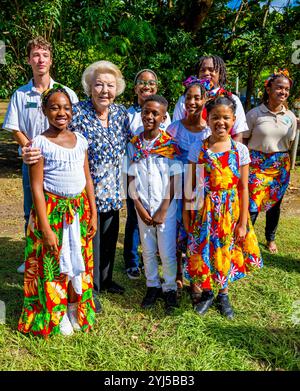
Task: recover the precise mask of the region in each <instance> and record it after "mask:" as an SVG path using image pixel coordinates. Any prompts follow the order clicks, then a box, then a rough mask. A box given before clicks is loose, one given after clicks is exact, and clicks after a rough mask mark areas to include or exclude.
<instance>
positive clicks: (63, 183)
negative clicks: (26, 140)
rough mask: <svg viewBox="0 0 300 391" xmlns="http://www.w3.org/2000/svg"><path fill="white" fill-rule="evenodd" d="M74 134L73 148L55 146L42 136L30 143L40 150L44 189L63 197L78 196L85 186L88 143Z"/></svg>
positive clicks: (78, 134) (79, 135)
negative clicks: (85, 161)
mask: <svg viewBox="0 0 300 391" xmlns="http://www.w3.org/2000/svg"><path fill="white" fill-rule="evenodd" d="M74 134H75V135H76V138H77V142H76V145H75V147H74V148H65V147H62V146H60V145H57V144H55V143H53V142H52V141H50V140H49V139H48V138H46V137H45V136H43V135H39V136H37V137H35V138H34V139H33V143H32V146H33V147H34V148H40V149H41V154H42V156H43V158H44V189H45V190H46V191H49V192H50V193H53V194H57V195H60V196H64V197H73V196H75V195H77V194H80V193H81V192H82V191H83V190H84V188H85V185H86V178H85V173H84V159H85V154H86V150H87V148H88V143H87V141H86V139H85V137H84V136H83V135H81V134H80V133H77V132H74Z"/></svg>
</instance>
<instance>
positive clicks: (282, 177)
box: [243, 70, 297, 253]
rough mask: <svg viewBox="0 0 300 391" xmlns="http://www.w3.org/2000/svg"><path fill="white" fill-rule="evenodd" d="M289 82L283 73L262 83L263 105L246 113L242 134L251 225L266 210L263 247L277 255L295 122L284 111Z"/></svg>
mask: <svg viewBox="0 0 300 391" xmlns="http://www.w3.org/2000/svg"><path fill="white" fill-rule="evenodd" d="M291 86H292V80H291V79H290V78H289V74H288V72H287V71H286V70H279V72H275V73H273V74H272V75H271V76H269V77H268V78H267V80H266V81H265V92H264V96H263V103H262V104H261V105H260V106H258V107H255V108H254V109H252V110H250V111H249V112H248V113H247V121H248V126H249V131H247V132H245V133H244V134H243V136H244V139H245V143H246V144H248V148H249V150H250V157H251V163H250V171H249V196H250V215H251V219H252V223H253V224H254V223H255V220H256V218H257V216H258V213H259V212H260V211H266V229H265V236H266V241H267V248H268V250H269V251H270V252H271V253H277V252H278V249H277V246H276V243H275V235H276V230H277V226H278V222H279V216H280V204H281V201H282V198H283V196H284V193H285V191H286V189H287V187H288V184H289V180H290V156H289V151H290V149H291V147H292V143H293V141H294V139H295V137H296V129H297V120H296V117H295V115H294V114H293V113H292V112H291V111H290V110H288V108H287V99H288V97H289V94H290V88H291Z"/></svg>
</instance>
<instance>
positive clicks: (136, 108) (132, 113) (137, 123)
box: [127, 105, 171, 136]
mask: <svg viewBox="0 0 300 391" xmlns="http://www.w3.org/2000/svg"><path fill="white" fill-rule="evenodd" d="M127 112H128V117H129V126H130V131H131V133H132V134H133V136H137V135H138V134H140V133H141V132H142V131H143V122H142V115H141V114H142V108H141V106H140V105H133V106H130V107H129V109H128V110H127ZM166 115H167V118H166V120H165V122H162V123H161V124H160V126H159V127H160V129H162V130H166V129H167V127H168V126H169V125H170V123H171V118H170V115H169V113H168V112H167V113H166Z"/></svg>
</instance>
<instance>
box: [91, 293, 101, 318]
mask: <svg viewBox="0 0 300 391" xmlns="http://www.w3.org/2000/svg"><path fill="white" fill-rule="evenodd" d="M93 300H94V304H95V312H96V314H100V312H102V305H101V303H100V300H99V299H98V297H97V294H96V293H95V292H93Z"/></svg>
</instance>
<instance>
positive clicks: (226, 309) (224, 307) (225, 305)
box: [216, 293, 234, 320]
mask: <svg viewBox="0 0 300 391" xmlns="http://www.w3.org/2000/svg"><path fill="white" fill-rule="evenodd" d="M216 306H217V308H218V310H219V311H220V312H221V314H222V315H224V316H226V318H227V319H230V320H231V319H233V318H234V312H233V309H232V307H231V304H230V301H229V297H228V294H224V293H221V294H220V293H219V294H218V296H217V299H216Z"/></svg>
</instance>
